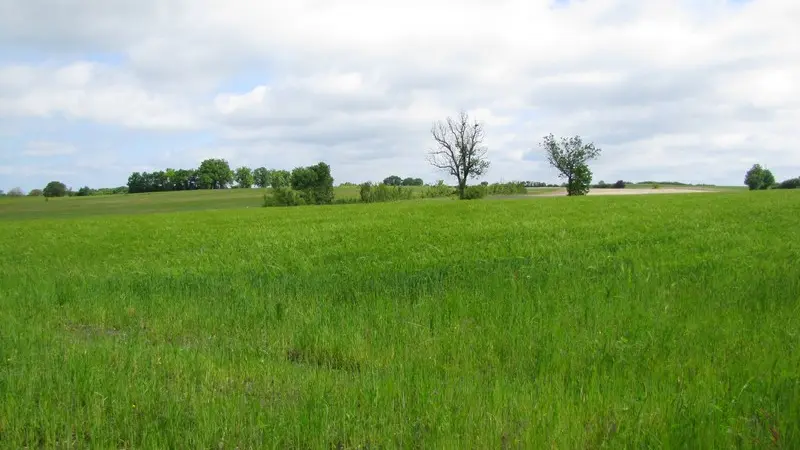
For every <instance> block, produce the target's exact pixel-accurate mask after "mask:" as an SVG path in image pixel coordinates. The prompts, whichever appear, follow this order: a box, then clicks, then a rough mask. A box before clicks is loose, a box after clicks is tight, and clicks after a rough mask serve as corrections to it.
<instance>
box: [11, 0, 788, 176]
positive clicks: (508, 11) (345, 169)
mask: <svg viewBox="0 0 800 450" xmlns="http://www.w3.org/2000/svg"><path fill="white" fill-rule="evenodd" d="M48 11H49V12H52V13H53V14H45V13H46V12H48ZM65 11H70V14H66V13H65ZM56 13H58V14H56ZM799 21H800V3H798V2H796V1H794V0H753V1H750V2H746V3H734V2H730V1H727V0H692V1H689V0H648V1H640V0H592V1H571V2H569V5H567V6H563V5H562V6H555V5H554V3H553V2H552V1H550V0H467V1H464V2H461V3H460V4H459V6H458V7H457V8H455V7H453V3H452V2H451V1H449V0H426V1H424V2H423V1H422V0H408V1H405V2H390V1H381V0H377V1H376V0H371V1H368V0H340V1H336V2H331V1H324V0H295V1H290V2H289V1H287V2H256V3H254V2H252V1H246V0H226V1H224V2H223V1H222V0H200V1H189V0H176V1H174V2H156V1H155V0H140V1H136V2H134V1H132V0H130V1H128V0H124V1H120V2H114V7H111V6H108V3H107V2H102V1H100V0H84V1H81V2H78V1H73V2H63V1H56V0H30V1H27V2H11V1H0V42H6V43H14V44H4V45H3V46H0V50H1V49H2V47H9V46H10V45H13V46H15V47H12V48H16V49H17V50H18V51H28V50H36V51H37V52H39V54H46V55H51V57H52V60H53V61H50V62H43V63H42V64H38V65H19V64H18V65H5V66H2V65H0V116H2V115H6V116H14V117H20V116H24V117H52V116H57V115H59V116H64V117H69V118H77V119H85V120H90V121H94V122H99V123H105V124H116V125H121V126H124V127H129V128H134V129H142V130H153V129H155V130H203V131H206V132H210V133H213V134H214V135H216V136H217V137H218V138H219V140H218V142H217V144H216V145H212V146H205V147H203V148H204V149H203V150H196V151H195V153H197V155H200V154H204V155H205V154H208V153H209V152H212V153H213V152H214V151H218V152H220V155H222V154H225V155H228V156H229V157H230V159H231V160H232V163H234V164H240V163H241V164H244V163H248V164H250V163H252V164H258V165H261V164H285V165H288V166H292V165H295V164H301V163H306V162H313V160H314V159H315V158H325V159H326V160H328V161H329V162H330V163H331V164H332V166H333V168H334V170H335V173H336V175H337V177H338V178H340V179H350V180H357V179H363V178H367V177H372V178H382V177H383V176H385V174H387V173H388V172H398V173H400V172H402V173H401V174H409V175H421V176H426V177H428V178H433V177H434V172H432V171H431V169H430V168H429V167H427V166H426V165H425V162H424V152H425V150H426V149H427V148H428V147H429V145H430V142H429V137H428V131H429V129H430V124H431V121H433V120H435V119H442V118H444V117H445V116H446V115H448V114H455V113H456V112H457V111H458V110H459V109H467V110H469V111H471V112H472V113H473V114H474V115H475V116H476V117H478V118H480V119H481V120H483V121H485V122H486V124H487V127H488V128H487V140H488V144H489V145H490V151H491V153H490V154H491V155H492V158H493V160H494V161H495V164H494V165H493V168H492V170H491V172H490V178H492V179H500V178H505V179H514V178H524V179H553V177H554V174H553V173H552V171H550V170H549V169H547V168H546V167H545V166H544V165H542V164H541V162H540V161H538V159H537V157H538V155H537V154H536V153H531V150H532V149H533V150H535V149H536V143H537V141H538V140H539V139H540V138H541V136H543V135H545V134H547V133H550V132H552V133H555V134H561V135H572V134H581V135H583V136H584V137H585V138H586V139H589V140H593V141H594V142H595V143H596V144H597V145H599V146H600V147H602V148H603V149H604V154H603V157H602V159H601V160H599V161H598V162H597V167H596V168H595V170H594V171H595V175H596V177H597V178H598V179H599V178H606V179H612V178H614V179H617V178H626V179H634V178H655V177H656V175H659V176H663V177H666V178H673V179H681V180H687V181H689V180H696V181H709V182H723V183H724V182H727V183H737V184H738V183H739V181H740V180H739V178H741V176H740V172H743V171H744V170H746V166H747V165H748V164H750V163H751V161H755V160H759V161H762V162H763V163H764V164H767V165H769V166H770V167H772V168H773V170H774V171H775V172H776V175H778V176H779V177H782V176H786V177H788V176H796V174H795V173H794V171H796V170H798V168H800V159H799V158H800V156H798V154H800V153H799V152H796V151H795V150H794V149H795V148H797V147H798V144H800V141H798V139H800V138H798V137H797V134H796V131H794V130H795V128H796V124H797V123H799V122H798V119H800V90H799V89H798V87H797V83H795V82H794V80H797V79H800V47H798V46H797V44H796V42H800V28H798V27H797V26H796V23H798V22H799ZM96 52H106V53H108V52H110V53H115V54H118V55H122V61H121V62H119V63H101V62H89V61H90V60H91V59H92V58H91V54H92V53H96ZM60 55H74V56H73V57H71V59H69V60H67V61H64V60H63V59H64V57H63V56H60ZM54 61H57V62H54ZM241 74H245V76H244V77H243V78H242V80H244V81H241V80H240V81H231V80H234V79H236V77H238V76H239V75H241ZM187 155H188V154H186V155H184V156H181V157H180V158H187ZM142 158H149V159H147V160H142V161H141V163H142V164H144V165H146V164H151V163H154V161H161V158H159V157H157V156H153V155H151V156H145V155H142ZM259 161H261V162H259Z"/></svg>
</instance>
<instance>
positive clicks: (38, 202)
mask: <svg viewBox="0 0 800 450" xmlns="http://www.w3.org/2000/svg"><path fill="white" fill-rule="evenodd" d="M629 188H630V189H652V186H651V185H630V186H629ZM669 188H670V187H669V186H665V187H663V189H669ZM408 189H412V190H413V191H414V192H415V196H421V193H422V192H423V191H424V190H425V189H427V187H411V188H408ZM693 189H713V190H715V191H726V192H727V191H731V192H734V191H738V192H745V191H746V188H744V189H741V188H738V187H733V188H731V187H719V188H717V187H715V188H693ZM269 191H270V190H269V189H224V190H196V191H174V192H152V193H146V194H132V195H102V196H90V197H69V198H53V199H50V200H49V201H45V199H44V198H43V197H23V198H9V197H5V198H3V197H0V220H4V219H35V218H54V217H81V216H96V215H109V214H147V213H168V212H179V211H203V210H215V209H241V208H255V207H261V206H262V204H263V197H264V194H265V193H268V192H269ZM592 191H607V189H593V190H592ZM559 192H565V189H564V188H528V194H529V195H532V196H535V195H543V194H554V193H559ZM335 196H336V198H337V199H356V198H358V197H359V187H358V186H339V187H336V188H335Z"/></svg>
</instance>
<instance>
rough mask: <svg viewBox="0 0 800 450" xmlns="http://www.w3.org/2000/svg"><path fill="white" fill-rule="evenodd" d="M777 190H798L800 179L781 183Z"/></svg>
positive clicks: (791, 179) (790, 179)
mask: <svg viewBox="0 0 800 450" xmlns="http://www.w3.org/2000/svg"><path fill="white" fill-rule="evenodd" d="M777 189H800V177H797V178H789V179H788V180H783V181H781V183H780V184H779V185H778V186H777Z"/></svg>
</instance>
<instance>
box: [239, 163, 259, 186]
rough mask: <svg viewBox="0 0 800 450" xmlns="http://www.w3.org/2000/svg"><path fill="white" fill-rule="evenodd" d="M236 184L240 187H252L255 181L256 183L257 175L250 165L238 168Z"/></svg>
mask: <svg viewBox="0 0 800 450" xmlns="http://www.w3.org/2000/svg"><path fill="white" fill-rule="evenodd" d="M235 178H236V184H237V185H238V186H239V187H240V188H244V189H250V188H251V187H253V183H255V177H254V176H253V171H252V170H251V169H250V168H249V167H244V166H242V167H239V168H238V169H236V175H235Z"/></svg>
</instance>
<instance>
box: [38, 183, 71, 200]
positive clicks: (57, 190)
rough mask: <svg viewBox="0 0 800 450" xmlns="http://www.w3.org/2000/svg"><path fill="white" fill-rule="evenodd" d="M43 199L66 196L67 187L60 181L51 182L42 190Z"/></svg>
mask: <svg viewBox="0 0 800 450" xmlns="http://www.w3.org/2000/svg"><path fill="white" fill-rule="evenodd" d="M42 194H44V196H45V197H64V196H65V195H67V186H66V185H65V184H64V183H62V182H60V181H51V182H49V183H47V186H45V187H44V189H43V190H42Z"/></svg>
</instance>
